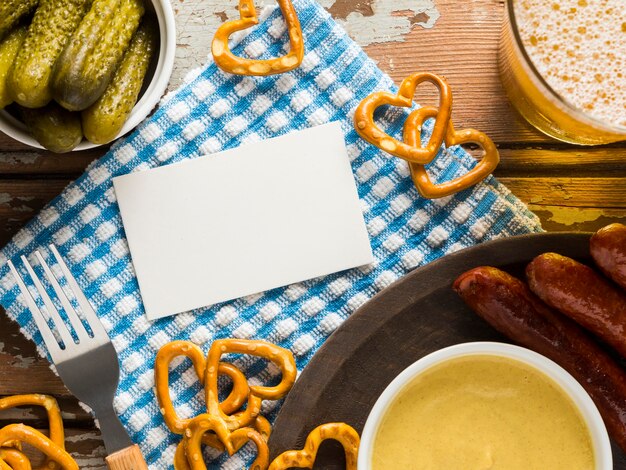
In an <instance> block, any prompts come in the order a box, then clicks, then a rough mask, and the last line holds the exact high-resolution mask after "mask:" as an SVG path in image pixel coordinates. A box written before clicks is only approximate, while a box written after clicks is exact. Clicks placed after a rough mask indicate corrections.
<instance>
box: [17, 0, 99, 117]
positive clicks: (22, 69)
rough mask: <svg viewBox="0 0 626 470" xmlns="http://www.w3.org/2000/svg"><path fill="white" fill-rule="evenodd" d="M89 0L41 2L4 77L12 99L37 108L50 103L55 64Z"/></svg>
mask: <svg viewBox="0 0 626 470" xmlns="http://www.w3.org/2000/svg"><path fill="white" fill-rule="evenodd" d="M89 3H90V1H89V0H41V1H40V3H39V6H38V7H37V10H36V11H35V15H34V16H33V21H32V22H31V24H30V26H29V28H28V34H27V36H26V39H25V40H24V43H23V45H22V47H21V49H20V51H19V52H18V54H17V57H16V58H15V62H14V63H13V67H12V69H11V71H10V72H9V75H8V77H7V86H8V88H9V91H10V92H11V94H12V96H13V99H14V100H15V101H16V102H17V103H18V104H20V105H21V106H24V107H27V108H39V107H42V106H45V105H46V104H48V103H49V102H50V100H51V99H52V89H51V87H50V81H51V79H52V70H53V67H54V63H55V62H56V60H57V58H58V57H59V55H60V54H61V51H62V50H63V48H64V47H65V44H67V41H68V40H69V38H70V36H71V35H72V33H73V32H74V30H75V29H76V27H77V26H78V24H79V22H80V20H81V19H82V17H83V16H84V15H85V13H86V12H87V8H88V5H89Z"/></svg>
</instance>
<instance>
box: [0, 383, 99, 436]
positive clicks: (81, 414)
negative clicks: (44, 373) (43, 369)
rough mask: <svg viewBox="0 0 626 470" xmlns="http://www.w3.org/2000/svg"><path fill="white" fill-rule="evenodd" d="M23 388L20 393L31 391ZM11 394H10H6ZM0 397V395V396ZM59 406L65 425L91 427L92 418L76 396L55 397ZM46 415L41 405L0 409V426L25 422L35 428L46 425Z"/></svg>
mask: <svg viewBox="0 0 626 470" xmlns="http://www.w3.org/2000/svg"><path fill="white" fill-rule="evenodd" d="M33 392H36V390H33V391H31V392H29V391H27V390H23V391H22V393H23V394H26V393H33ZM7 396H12V395H7ZM0 398H1V397H0ZM55 398H56V400H57V402H58V403H59V407H60V408H61V417H62V418H63V422H64V423H65V426H66V427H75V428H76V427H79V428H93V426H94V424H93V418H92V417H91V414H89V413H87V412H86V411H85V410H84V408H82V407H81V406H80V404H79V403H78V400H77V399H76V398H67V397H55ZM47 422H48V415H47V413H46V410H45V409H43V408H42V407H36V406H35V407H20V408H11V409H9V410H3V411H0V428H2V426H6V425H7V424H10V423H26V424H28V425H29V426H34V427H37V428H40V427H45V426H47Z"/></svg>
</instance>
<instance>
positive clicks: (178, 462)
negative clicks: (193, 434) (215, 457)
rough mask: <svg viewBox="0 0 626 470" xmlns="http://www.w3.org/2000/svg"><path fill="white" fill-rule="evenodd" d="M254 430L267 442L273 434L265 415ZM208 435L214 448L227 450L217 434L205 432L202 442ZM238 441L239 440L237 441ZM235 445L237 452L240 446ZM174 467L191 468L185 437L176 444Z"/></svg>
mask: <svg viewBox="0 0 626 470" xmlns="http://www.w3.org/2000/svg"><path fill="white" fill-rule="evenodd" d="M254 430H255V431H256V432H257V433H258V434H259V435H260V436H261V437H262V438H263V440H264V441H265V442H267V441H268V440H269V438H270V435H271V434H272V425H271V424H270V422H269V421H268V420H267V419H265V418H264V417H263V416H261V415H259V416H257V417H256V419H255V420H254ZM207 436H210V437H211V443H210V444H208V445H210V446H211V447H213V448H214V449H218V450H220V451H224V450H226V448H225V447H224V444H222V442H221V441H220V440H219V438H218V437H217V436H216V435H215V434H205V435H204V436H203V437H202V442H203V443H204V444H207ZM213 441H215V442H217V443H218V444H219V445H215V443H214V442H213ZM237 442H238V441H237ZM246 442H247V441H244V442H242V443H241V446H243V444H245V443H246ZM241 446H239V447H237V446H235V452H237V451H238V450H239V449H240V447H241ZM174 469H175V470H189V469H190V467H189V462H188V460H187V451H186V450H185V441H184V439H183V440H182V441H180V443H179V444H178V446H176V453H175V454H174Z"/></svg>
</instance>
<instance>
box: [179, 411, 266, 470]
mask: <svg viewBox="0 0 626 470" xmlns="http://www.w3.org/2000/svg"><path fill="white" fill-rule="evenodd" d="M207 431H213V432H215V434H216V435H217V437H218V438H219V439H220V441H221V442H222V443H223V444H224V447H225V448H226V450H227V452H228V454H229V455H233V454H234V453H235V452H237V451H238V450H239V449H240V448H241V447H243V445H244V444H246V443H247V442H248V441H253V442H254V443H255V444H256V446H257V457H256V459H255V460H254V462H253V463H252V465H251V466H250V469H252V470H266V469H267V466H268V464H269V448H268V446H267V442H266V441H265V439H264V438H263V436H262V435H261V434H259V433H258V432H257V431H255V430H254V429H252V428H240V429H237V430H235V431H232V432H231V431H229V430H228V425H227V424H226V422H225V421H224V420H223V419H221V418H219V417H217V416H215V415H211V414H202V415H199V416H197V417H196V418H194V419H193V420H192V421H191V423H189V427H188V428H187V429H186V430H185V437H184V438H183V442H184V446H185V453H186V455H187V462H188V464H189V467H188V468H190V469H191V470H206V464H205V463H204V459H203V458H202V449H201V448H200V443H201V442H202V436H203V435H204V434H205V433H206V432H207ZM176 468H177V470H179V469H178V467H176ZM182 469H183V467H181V470H182Z"/></svg>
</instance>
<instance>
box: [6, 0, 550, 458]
mask: <svg viewBox="0 0 626 470" xmlns="http://www.w3.org/2000/svg"><path fill="white" fill-rule="evenodd" d="M294 4H295V6H296V9H297V11H298V14H299V16H300V19H301V22H302V27H303V31H304V37H305V42H306V57H305V59H304V62H303V64H302V66H301V67H300V68H299V69H297V70H295V71H293V72H291V73H287V74H283V75H279V76H274V77H258V78H253V77H238V76H232V75H228V74H225V73H223V72H221V71H220V70H218V69H217V68H216V66H215V65H214V64H213V63H212V62H211V61H209V62H208V63H207V65H206V66H205V67H204V68H203V69H201V70H197V71H195V72H194V73H192V74H190V76H189V77H188V79H187V82H186V84H184V85H183V86H182V87H181V88H179V89H178V90H176V91H174V92H172V93H170V94H169V95H168V96H166V97H165V98H164V99H163V101H162V103H161V106H160V108H159V109H158V110H157V111H156V113H155V114H154V115H153V116H152V117H151V118H149V119H148V120H147V121H145V122H144V123H143V124H142V125H140V126H139V128H138V129H137V130H136V131H134V132H133V133H132V134H131V135H130V136H129V137H127V138H125V139H123V140H121V141H119V142H117V143H116V144H115V145H114V146H113V147H112V149H111V150H110V152H108V153H107V154H106V155H105V156H104V157H103V158H101V159H100V160H99V161H97V162H95V163H93V164H92V165H91V166H90V167H89V168H88V170H87V172H86V173H85V174H84V175H83V176H81V177H80V178H79V179H78V180H77V181H76V182H75V183H73V184H71V185H70V186H69V187H68V188H67V189H66V190H65V191H64V192H63V194H62V195H61V196H59V197H58V198H57V199H55V200H54V201H53V202H52V203H51V204H50V205H49V206H48V207H47V208H45V209H44V210H43V211H42V212H41V214H40V215H39V216H37V217H36V218H35V219H34V220H33V221H32V222H30V223H29V224H28V226H27V227H26V228H24V229H23V230H21V231H20V232H19V233H18V234H17V235H16V236H15V238H14V239H13V241H12V242H11V243H9V244H8V245H7V246H6V247H5V248H4V249H3V250H2V252H1V254H0V263H1V264H2V268H1V271H0V302H1V303H2V305H3V306H4V307H5V308H6V310H7V313H8V315H9V316H10V317H11V318H13V319H15V320H16V321H17V322H18V323H19V324H20V325H21V327H22V331H23V333H24V334H25V335H26V336H27V337H28V338H31V339H33V340H34V341H35V342H36V343H37V344H38V345H39V352H40V353H41V354H42V355H45V354H46V353H45V350H44V349H43V347H42V346H41V344H42V341H41V338H40V336H39V334H38V333H37V331H36V328H35V324H34V322H33V321H32V319H31V315H30V313H29V312H28V310H27V309H26V307H25V305H24V304H23V303H22V301H21V299H20V296H19V291H18V288H17V285H16V284H15V282H14V280H13V279H12V277H11V276H10V274H9V273H8V269H7V268H6V266H5V265H6V260H7V259H13V260H15V261H17V259H18V257H19V255H20V254H31V253H32V252H33V251H34V250H36V249H41V248H42V247H45V246H47V245H48V244H49V243H51V242H52V243H54V244H56V245H57V246H58V248H59V251H60V252H61V253H62V254H63V255H64V257H65V258H66V260H67V261H68V264H69V265H70V267H71V269H72V271H73V274H74V275H75V276H76V277H77V279H78V282H79V284H80V285H81V286H82V288H83V289H84V291H85V293H86V295H87V297H88V298H89V299H90V301H91V302H92V304H93V305H94V307H95V308H96V310H97V312H98V314H99V315H100V317H101V319H102V321H103V323H104V325H105V327H106V329H107V330H108V332H109V335H110V336H111V338H112V340H113V342H114V344H115V347H116V349H117V351H118V353H119V358H120V363H121V382H120V387H119V391H118V394H117V397H116V399H115V407H116V410H117V412H118V413H119V415H120V417H121V419H122V421H123V423H124V424H125V426H126V428H127V429H128V431H129V433H130V434H131V437H132V438H133V440H134V441H135V442H137V443H139V444H140V446H141V448H142V451H143V452H144V455H145V456H146V459H147V461H148V462H149V464H150V468H152V469H165V468H172V467H173V465H172V461H173V455H174V451H175V447H176V444H177V443H178V442H179V440H180V436H177V435H174V434H172V433H170V432H169V430H168V429H167V428H166V427H165V425H164V423H163V419H162V416H161V413H160V412H159V406H158V405H157V402H156V399H155V393H154V390H153V386H154V379H153V363H154V357H155V354H156V352H157V350H158V349H159V348H160V347H161V346H162V345H164V344H165V343H167V342H169V341H171V340H175V339H187V340H191V341H193V342H195V343H197V344H198V345H200V346H201V347H202V348H204V350H208V348H209V346H210V344H211V342H212V340H214V339H216V338H224V337H237V338H261V339H265V340H268V341H272V342H274V343H277V344H279V345H281V346H283V347H286V348H289V349H291V350H292V351H293V353H294V355H295V357H296V359H297V364H298V368H299V370H302V368H304V367H305V366H306V364H307V363H308V362H309V360H310V359H311V357H312V356H313V354H314V353H315V351H316V350H317V349H318V348H319V347H320V346H321V345H322V344H323V343H324V341H325V340H326V339H327V338H328V336H329V335H330V334H331V333H332V332H333V331H334V330H335V329H336V328H337V327H339V325H341V323H342V322H343V321H344V320H345V319H346V318H347V317H348V316H349V315H350V314H351V313H352V312H354V311H355V310H356V309H357V308H358V307H359V306H361V305H363V303H365V302H366V301H367V300H368V299H369V298H371V297H372V296H373V295H374V294H376V293H377V292H379V291H380V290H381V289H383V288H385V287H387V286H389V285H390V284H391V283H392V282H394V281H396V280H397V279H399V278H401V277H402V276H404V275H405V274H407V273H408V272H409V271H411V270H413V269H414V268H416V267H418V266H421V265H424V264H426V263H428V262H430V261H433V260H434V259H437V258H439V257H441V256H443V255H445V254H447V253H451V252H453V251H456V250H459V249H461V248H464V247H468V246H471V245H475V244H477V243H480V242H482V241H485V240H488V239H492V238H496V237H505V236H510V235H518V234H523V233H528V232H537V231H540V230H541V228H540V225H539V222H538V220H537V218H536V217H535V216H534V215H533V214H532V213H531V212H529V211H528V209H527V208H526V207H525V206H524V205H523V204H522V203H521V202H520V201H519V200H517V199H516V198H515V197H514V196H513V195H512V194H511V193H510V192H509V191H508V190H507V189H506V188H505V187H504V186H502V185H501V184H500V183H498V181H496V180H495V179H494V178H488V179H487V181H485V182H484V183H482V184H480V185H478V186H476V187H475V188H473V189H471V190H466V191H464V192H462V193H460V194H458V195H456V196H454V197H449V198H445V199H440V200H435V201H429V200H426V199H423V198H421V197H420V196H419V195H418V193H417V192H416V190H415V188H414V186H413V184H412V182H411V179H410V177H409V173H408V168H407V165H406V163H405V162H404V161H402V160H400V159H397V158H393V157H390V156H389V155H387V154H385V153H383V152H381V151H380V150H378V149H376V148H374V147H372V146H370V145H368V144H367V143H365V142H364V141H362V140H361V139H360V138H359V137H358V136H357V134H356V133H355V131H354V129H353V125H352V114H353V112H354V109H355V108H356V106H357V104H358V103H359V102H360V100H362V99H363V98H365V96H367V95H368V94H369V93H371V92H373V91H376V90H392V91H394V92H395V91H396V87H395V86H394V84H393V82H392V81H391V80H390V78H389V77H388V76H386V75H385V74H383V73H382V72H381V71H380V70H379V69H378V68H377V67H376V65H375V64H374V62H372V61H371V60H370V59H369V58H368V57H367V56H366V55H365V54H364V52H363V51H362V50H361V49H360V48H359V46H357V45H356V44H355V43H354V42H353V41H352V40H351V39H350V38H349V37H348V36H347V35H346V33H345V31H344V30H343V29H342V28H341V27H339V26H338V25H337V24H336V23H335V22H334V21H333V20H332V19H331V18H330V17H329V15H328V14H327V13H326V12H325V11H324V10H323V9H322V7H320V6H319V5H318V4H317V3H316V2H315V1H313V0H296V1H295V2H294ZM285 38H286V29H285V24H284V22H283V19H282V16H281V14H280V11H279V10H277V9H272V10H271V11H270V12H269V13H268V14H267V15H265V17H264V19H263V20H262V22H261V24H260V26H259V27H258V28H257V29H256V30H254V31H253V32H252V33H251V34H250V35H249V36H247V37H245V38H243V40H242V42H241V43H240V44H239V45H238V46H237V48H236V49H235V51H236V52H238V53H239V54H242V53H243V52H244V51H245V53H246V54H248V55H249V56H252V57H265V56H268V57H269V56H277V55H281V54H282V53H283V50H282V49H281V47H283V46H282V45H283V44H284V43H285ZM208 47H209V45H208V44H207V50H208ZM405 114H406V113H404V112H403V111H398V110H388V111H387V112H386V113H385V114H384V115H383V116H381V122H382V123H383V124H384V125H385V126H386V128H387V129H389V131H390V132H392V133H395V135H400V134H401V126H402V120H403V118H404V115H405ZM329 121H339V122H340V123H341V124H342V128H343V131H344V133H345V141H346V145H347V147H348V150H349V155H350V159H351V162H352V168H353V171H354V177H355V179H356V182H357V186H358V192H359V196H360V199H361V207H362V209H363V213H364V216H365V220H366V223H367V228H368V230H369V234H370V237H371V242H372V247H373V250H374V255H375V258H376V262H375V264H373V265H371V266H368V267H365V268H361V269H354V270H351V271H347V272H342V273H338V274H335V275H332V276H327V277H325V278H322V279H315V280H311V281H308V282H304V283H300V284H296V285H291V286H288V287H285V288H281V289H275V290H273V291H270V292H265V293H262V294H258V295H253V296H249V297H246V298H243V299H239V300H235V301H233V302H228V303H226V304H222V305H216V306H213V307H210V308H204V309H199V310H197V311H193V312H189V313H184V314H181V315H178V316H175V317H171V318H167V319H163V320H159V321H157V322H154V323H150V322H148V321H147V320H146V318H145V316H144V311H143V308H142V304H141V297H140V294H139V290H138V286H137V280H136V278H135V274H134V271H133V267H132V264H131V258H130V254H129V251H128V245H127V243H126V239H125V238H124V230H123V227H122V221H121V219H120V214H119V210H118V206H117V204H116V199H115V193H114V191H113V187H112V183H111V178H112V177H113V176H117V175H121V174H125V173H128V172H132V171H142V170H145V169H148V168H152V167H156V166H160V165H165V164H169V163H173V162H176V161H181V160H185V159H190V158H195V157H197V156H199V155H203V154H207V153H212V152H217V151H220V150H225V149H228V148H232V147H236V146H238V145H240V144H242V143H249V142H255V141H258V140H261V139H266V138H269V137H274V136H276V135H280V134H283V133H286V132H289V131H292V130H295V129H302V128H306V127H310V126H315V125H319V124H322V123H326V122H329ZM459 124H462V123H459ZM426 132H428V130H427V131H426ZM68 158H71V156H70V157H68ZM474 164H475V162H474V160H473V159H472V158H471V157H469V156H468V155H467V154H466V153H465V152H464V151H463V150H462V149H459V148H454V149H447V150H442V151H441V153H440V155H439V156H438V158H437V160H436V163H434V164H433V165H431V168H430V171H431V172H432V173H434V174H435V175H436V178H437V180H446V179H450V178H452V177H454V176H455V175H458V174H460V173H462V172H465V171H467V170H468V169H469V168H471V167H472V166H473V165H474ZM303 177H306V175H303ZM232 178H233V179H235V178H237V175H232ZM163 217H167V214H163ZM198 217H202V215H201V214H198ZM181 230H184V227H181ZM337 236H341V234H337ZM155 256H158V253H155ZM268 269H271V266H270V267H268ZM207 288H210V286H207ZM172 295H176V293H175V292H173V293H172ZM237 363H238V364H239V365H240V366H241V367H242V368H244V369H245V370H246V371H247V374H248V376H249V377H251V380H252V381H254V382H266V381H268V380H272V379H276V376H277V375H278V371H277V370H275V369H274V368H272V367H269V368H268V367H266V365H265V363H263V362H262V361H256V360H254V359H251V358H240V359H238V362H237ZM172 381H173V382H174V383H173V384H172V390H171V394H172V396H173V397H174V400H175V403H178V405H179V406H178V408H179V413H180V414H181V415H183V416H193V415H196V414H198V413H200V412H202V410H203V394H202V391H201V389H200V387H199V386H198V383H197V379H196V377H195V375H194V373H193V371H190V370H189V368H188V363H180V362H179V363H177V364H176V367H175V369H174V370H173V372H172ZM278 405H279V404H278V403H265V404H264V409H263V412H264V413H265V414H267V415H269V417H270V418H272V417H274V416H275V414H276V411H277V409H278ZM253 453H254V449H253V447H246V448H245V449H243V450H242V451H241V452H240V453H239V454H237V455H236V456H235V457H233V458H231V459H230V460H228V462H226V460H225V459H224V458H223V457H222V460H218V461H217V462H218V464H219V463H220V462H221V465H222V467H221V468H229V469H234V468H242V467H243V466H244V464H245V463H246V462H249V461H250V456H251V455H252V454H253Z"/></svg>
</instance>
